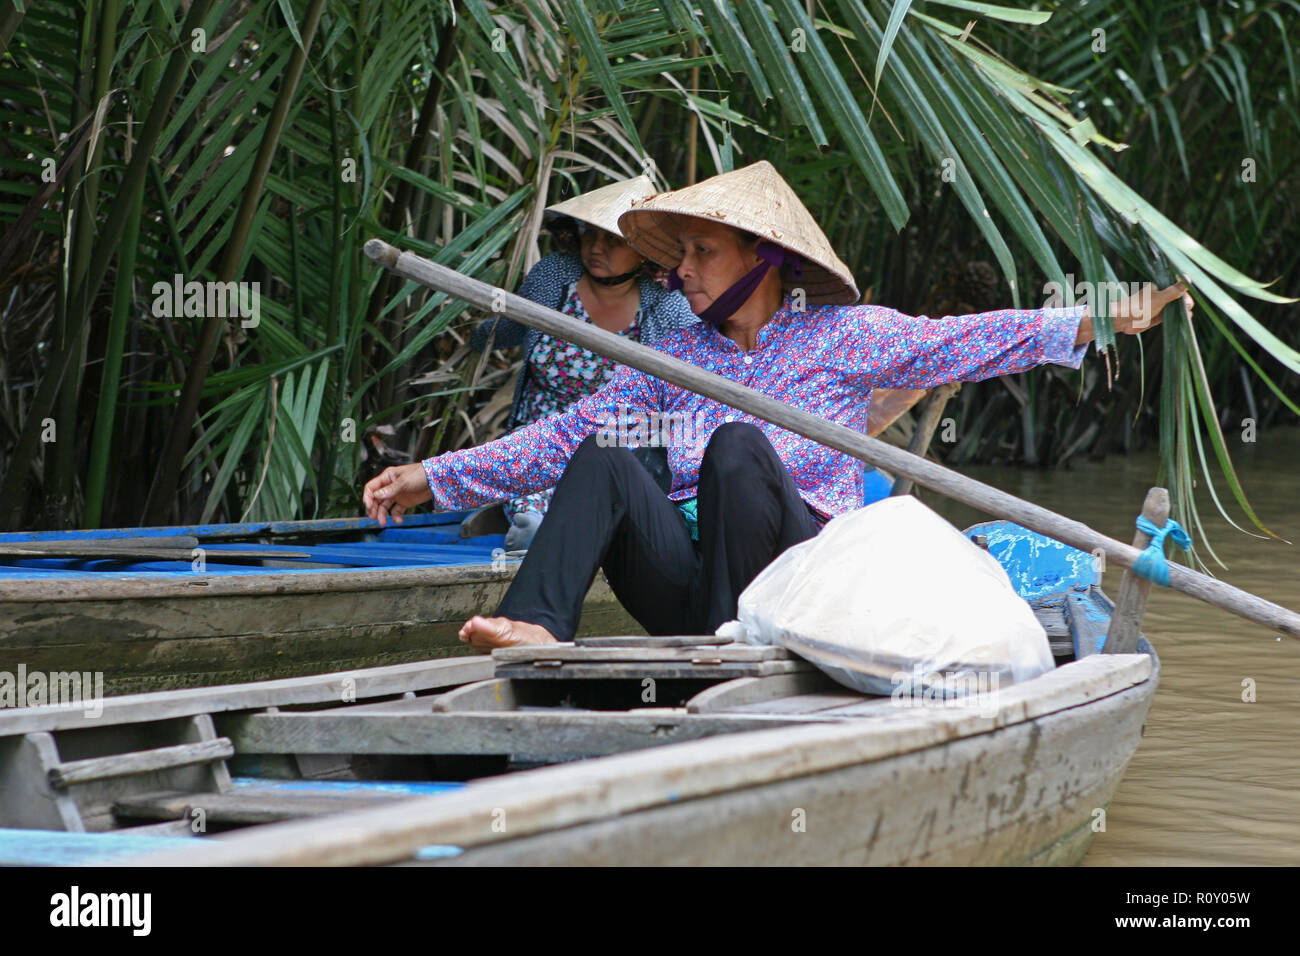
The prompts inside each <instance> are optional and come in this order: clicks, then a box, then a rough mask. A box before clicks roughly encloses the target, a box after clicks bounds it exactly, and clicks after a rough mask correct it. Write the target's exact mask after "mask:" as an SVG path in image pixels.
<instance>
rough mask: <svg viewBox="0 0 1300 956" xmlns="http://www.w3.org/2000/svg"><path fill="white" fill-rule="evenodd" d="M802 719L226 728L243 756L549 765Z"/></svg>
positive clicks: (423, 718) (671, 714)
mask: <svg viewBox="0 0 1300 956" xmlns="http://www.w3.org/2000/svg"><path fill="white" fill-rule="evenodd" d="M809 719H817V718H815V717H814V718H809V717H804V716H802V715H780V716H769V715H764V714H735V715H733V714H688V713H687V712H686V711H685V709H684V708H667V707H656V708H641V709H636V710H631V711H627V712H623V711H584V710H566V709H561V708H540V709H537V710H528V711H513V710H507V711H484V712H462V711H457V712H451V713H428V714H413V713H399V714H384V713H362V714H356V713H351V712H350V709H349V708H339V709H335V710H327V711H314V712H299V713H284V712H281V713H274V714H269V713H261V714H247V715H236V716H231V717H228V718H226V719H225V720H224V721H223V722H222V729H223V731H224V732H225V733H227V734H228V735H229V736H230V738H231V740H232V741H234V744H235V748H236V750H238V751H239V753H241V754H340V753H346V754H416V755H468V754H507V755H512V756H515V757H516V758H518V759H528V760H543V761H548V762H554V761H563V760H574V759H578V758H581V757H592V756H603V755H606V754H615V753H623V752H626V751H630V750H640V749H644V748H646V747H658V746H662V745H664V744H669V743H676V742H679V741H683V740H698V739H701V738H705V737H711V736H714V735H716V734H728V733H735V732H738V731H747V730H758V729H767V728H771V727H780V726H784V725H786V724H790V723H797V722H802V721H806V720H809Z"/></svg>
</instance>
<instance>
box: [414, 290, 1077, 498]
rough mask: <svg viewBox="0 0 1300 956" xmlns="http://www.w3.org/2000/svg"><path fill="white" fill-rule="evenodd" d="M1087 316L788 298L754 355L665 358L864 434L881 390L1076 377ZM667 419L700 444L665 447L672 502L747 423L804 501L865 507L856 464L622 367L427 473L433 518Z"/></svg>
mask: <svg viewBox="0 0 1300 956" xmlns="http://www.w3.org/2000/svg"><path fill="white" fill-rule="evenodd" d="M1083 312H1084V309H1083V307H1082V306H1074V307H1071V308H1065V309H1050V308H1044V309H1003V310H999V311H996V312H985V313H982V314H979V315H962V316H953V317H949V318H945V319H940V320H938V321H933V320H930V319H927V318H925V317H924V316H922V317H915V318H914V317H912V316H908V315H904V314H903V313H901V312H897V311H895V310H893V309H889V308H885V307H884V306H878V305H854V306H809V307H806V308H805V309H803V310H802V311H800V310H796V309H795V308H793V306H792V303H791V301H790V299H789V298H788V297H787V298H786V300H785V301H784V302H783V303H782V306H781V308H780V309H778V310H777V312H776V314H775V315H774V316H773V317H772V320H771V321H770V322H768V323H767V324H766V325H764V326H763V327H762V328H761V329H759V331H758V335H757V342H756V344H755V347H754V348H753V349H752V350H750V351H748V352H746V351H744V350H742V349H741V348H740V346H738V345H737V344H736V343H735V342H733V341H731V339H729V338H727V337H726V336H724V335H722V334H721V333H720V332H718V331H717V330H716V329H714V328H713V327H712V326H710V325H707V324H705V323H699V324H697V325H693V326H691V327H689V328H687V329H684V330H682V331H680V332H678V333H676V334H674V335H671V336H669V337H668V338H666V339H663V340H662V341H660V342H659V343H658V344H657V345H656V348H658V349H660V350H661V351H663V352H666V353H668V354H669V355H672V356H674V357H675V358H679V359H681V360H682V361H685V362H689V363H691V364H692V365H696V366H698V367H700V368H703V369H706V370H707V371H710V372H713V373H715V374H717V375H721V376H723V377H725V378H729V379H731V380H732V381H735V382H739V383H741V384H743V385H748V386H749V387H750V388H754V389H757V390H758V391H760V392H762V393H763V394H765V395H769V396H771V397H772V398H775V399H777V400H779V401H782V402H785V403H786V404H789V405H793V406H794V407H796V408H801V409H803V410H804V411H807V412H811V413H812V414H814V415H819V416H821V417H822V418H826V419H829V420H831V421H834V422H838V423H840V424H842V425H845V426H847V427H849V428H852V429H854V430H855V431H858V432H862V433H865V432H866V429H867V406H868V404H869V402H870V400H871V392H872V389H875V388H932V387H934V386H936V385H941V384H943V383H944V382H976V381H981V380H983V379H987V378H993V377H995V376H998V375H1007V374H1011V373H1015V372H1024V371H1027V370H1028V369H1031V368H1033V367H1034V366H1036V365H1041V364H1045V363H1055V364H1058V365H1066V366H1069V367H1071V368H1078V367H1079V365H1080V363H1081V362H1082V361H1083V356H1084V353H1085V352H1086V351H1087V346H1086V345H1078V346H1076V345H1075V344H1074V342H1075V339H1076V338H1077V336H1078V331H1079V323H1080V321H1081V320H1082V318H1083ZM664 413H673V414H674V415H675V416H676V417H677V418H678V420H685V421H689V422H690V423H691V426H692V431H693V434H692V435H691V439H690V440H685V441H675V442H672V443H670V444H669V446H668V464H669V467H670V468H671V470H672V474H673V487H672V491H671V492H670V493H669V495H668V497H669V498H670V499H672V500H673V501H676V502H682V501H686V500H688V499H690V498H694V497H695V496H696V494H697V492H696V487H697V485H698V482H699V475H700V462H701V460H702V458H703V456H704V448H705V446H706V444H707V442H708V438H709V436H710V435H712V433H713V430H714V429H716V428H717V427H718V426H719V425H721V424H723V423H724V422H731V421H739V422H750V423H752V424H754V425H756V426H757V427H758V428H760V429H761V430H762V431H763V433H764V434H765V435H766V436H767V438H768V440H769V441H771V442H772V445H773V447H774V448H775V449H776V452H777V454H778V455H780V457H781V460H782V462H784V463H785V466H786V468H787V469H788V470H789V472H790V475H791V477H792V478H793V479H794V482H795V485H796V486H797V487H798V488H799V492H800V494H801V495H802V496H803V498H804V500H805V501H807V502H808V503H809V504H810V505H812V506H813V507H814V508H816V509H817V510H818V511H819V512H821V513H822V514H824V515H838V514H843V513H845V512H847V511H851V510H853V509H855V508H860V507H862V502H863V479H862V476H863V472H864V468H863V464H862V463H861V462H859V461H858V460H857V459H855V458H853V457H852V456H850V455H846V454H844V453H843V452H839V451H836V450H835V449H833V448H828V447H827V446H825V445H822V444H819V443H818V442H815V441H812V440H811V439H808V438H804V437H802V436H800V435H796V434H794V433H793V432H790V431H787V430H786V429H784V428H779V427H778V426H776V425H771V424H769V423H767V422H765V421H763V420H761V419H758V418H755V417H753V416H752V415H746V414H745V413H743V412H740V411H738V410H736V409H734V408H730V407H728V406H726V405H723V404H722V403H721V402H717V401H714V400H713V399H710V398H704V397H703V396H700V395H696V394H695V393H693V392H690V391H687V390H686V389H683V388H680V387H678V386H676V385H671V384H669V383H667V382H664V381H662V380H660V379H656V378H654V377H652V376H650V375H646V374H645V373H643V372H639V371H637V370H636V369H634V368H630V367H628V366H625V365H624V366H619V367H618V368H617V369H616V370H615V372H614V376H613V378H612V379H611V380H610V381H609V383H608V384H606V385H605V386H604V387H603V388H601V389H600V390H599V391H597V392H595V393H593V394H591V395H588V396H587V397H586V398H584V399H582V400H580V401H579V402H577V403H576V404H574V405H573V406H572V407H570V408H569V409H568V410H567V411H565V412H563V413H562V414H559V415H553V416H551V417H549V418H545V419H542V420H541V421H536V422H533V423H532V424H531V425H528V426H526V427H524V428H520V429H518V430H517V431H514V432H511V433H510V434H509V435H506V436H504V437H503V438H499V439H497V440H496V441H492V442H488V443H487V444H485V445H480V446H478V447H477V448H466V449H463V450H460V451H453V452H447V453H446V454H443V455H439V456H437V457H436V458H428V459H425V461H424V462H423V465H424V473H425V477H426V478H427V479H428V481H429V490H430V491H431V492H432V493H433V499H434V507H435V508H441V509H458V508H473V507H476V506H478V505H481V504H485V503H487V502H490V501H500V500H502V499H505V498H510V497H512V496H516V495H520V494H529V493H531V492H534V491H539V490H541V489H544V488H549V487H551V486H553V485H554V484H555V483H556V482H557V481H558V480H559V478H560V475H561V474H563V472H564V468H565V466H566V465H567V464H568V461H569V458H570V456H571V455H572V454H573V452H574V450H575V449H576V448H577V447H578V444H579V443H580V442H581V441H582V440H583V439H584V438H586V437H587V436H589V435H597V438H598V440H601V435H599V434H598V433H601V432H604V433H605V434H606V435H608V434H609V432H608V431H606V430H607V429H610V428H611V426H616V425H617V423H618V422H619V421H620V418H621V419H622V420H623V421H624V422H627V421H628V420H629V419H632V418H634V417H636V416H642V417H648V416H650V415H652V414H654V415H659V416H662V415H663V414H664ZM625 443H631V442H625Z"/></svg>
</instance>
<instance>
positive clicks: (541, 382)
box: [466, 176, 699, 551]
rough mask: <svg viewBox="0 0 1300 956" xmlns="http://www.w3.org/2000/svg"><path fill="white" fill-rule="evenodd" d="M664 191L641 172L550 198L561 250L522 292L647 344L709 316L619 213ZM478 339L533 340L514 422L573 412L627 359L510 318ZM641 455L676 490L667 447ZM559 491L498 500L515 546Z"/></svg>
mask: <svg viewBox="0 0 1300 956" xmlns="http://www.w3.org/2000/svg"><path fill="white" fill-rule="evenodd" d="M654 191H655V189H654V184H653V183H652V182H651V181H650V179H649V177H647V176H637V177H635V178H634V179H628V180H624V181H622V182H616V183H611V184H610V185H608V186H603V187H601V188H600V189H595V190H591V191H589V192H586V193H583V194H582V195H580V196H575V197H573V198H572V199H568V200H565V201H564V202H561V203H556V204H555V205H552V206H548V207H547V209H546V221H547V228H548V230H549V232H550V233H551V237H552V240H553V246H554V248H555V250H556V251H555V252H553V253H552V254H550V255H548V256H546V257H545V258H543V259H542V260H540V261H539V262H538V263H537V264H536V265H535V266H533V268H532V269H530V270H529V272H528V275H527V276H525V277H524V281H523V283H521V285H520V286H519V295H521V296H523V297H524V298H526V299H531V300H532V301H534V302H536V303H538V304H539V305H544V306H546V307H547V308H550V309H555V310H556V311H557V312H562V313H564V314H565V315H569V316H572V317H573V318H575V319H578V320H579V321H582V322H592V323H594V324H595V325H598V326H600V327H601V328H602V329H605V330H606V331H608V332H615V333H617V334H619V335H623V336H627V337H628V338H630V339H633V340H635V341H640V342H642V343H644V344H646V345H655V344H656V343H657V342H659V341H660V340H661V339H663V338H665V337H667V336H669V335H671V334H672V333H674V332H676V331H678V330H679V329H683V328H685V327H686V326H688V325H693V324H695V323H696V322H697V321H699V320H698V319H696V317H695V315H694V313H692V312H691V308H690V306H689V305H687V303H686V300H685V299H684V298H682V296H681V295H680V294H679V293H677V292H674V291H672V290H669V289H665V288H664V287H663V286H662V285H660V284H659V283H658V282H655V281H654V275H655V273H656V272H657V271H658V268H659V267H658V266H657V265H655V263H653V262H651V261H650V260H649V259H647V258H646V257H645V256H644V255H642V254H641V253H640V252H638V251H637V250H635V249H633V248H632V247H631V246H629V245H628V244H627V243H626V242H624V241H623V236H622V234H621V233H620V232H619V229H618V217H619V216H620V215H622V214H623V213H624V212H626V211H627V210H628V209H629V208H631V205H632V203H633V201H635V200H637V199H643V198H645V197H647V196H652V195H654ZM470 342H471V345H472V346H473V347H474V349H475V350H477V351H479V352H482V351H483V350H484V349H486V348H512V347H514V346H523V352H524V365H523V370H522V372H521V373H520V375H519V378H518V380H517V382H516V385H515V395H514V401H513V403H512V405H511V409H510V417H509V418H508V419H507V420H506V426H507V428H511V429H514V428H522V427H523V426H525V425H529V424H531V423H533V422H535V421H537V420H538V419H541V418H546V417H547V416H550V415H556V414H559V413H560V412H563V411H565V410H566V409H567V408H568V407H569V406H570V405H572V404H573V403H574V402H576V401H578V400H579V399H582V398H585V397H586V396H588V395H590V394H591V393H592V392H594V391H596V390H597V389H598V388H600V387H601V386H602V385H604V384H605V383H606V382H608V381H609V379H610V378H611V377H612V376H613V374H614V369H615V368H616V367H617V363H615V362H613V361H612V360H610V359H607V358H605V357H604V356H601V355H597V354H596V353H595V352H591V351H589V350H588V349H584V348H582V347H581V346H578V345H574V344H573V343H571V342H565V341H562V340H558V339H555V338H553V337H551V336H550V335H547V334H546V333H544V332H539V331H537V330H536V329H530V328H528V327H527V326H525V325H521V324H520V323H518V322H514V321H513V320H511V319H506V318H502V317H497V318H492V319H487V320H485V321H483V322H481V323H479V325H478V326H477V327H476V328H475V330H474V334H473V336H472V337H471V339H470ZM648 451H649V450H647V452H648ZM641 459H642V463H643V464H645V465H646V467H647V468H650V469H653V470H655V471H657V472H658V474H659V476H660V479H661V482H662V483H663V484H664V485H665V489H664V490H665V491H667V487H666V486H667V483H668V481H669V480H670V479H669V475H668V469H667V465H666V463H664V462H663V458H662V455H659V456H655V455H653V454H648V453H642V455H641ZM550 497H551V491H550V489H545V490H543V491H538V492H534V493H533V494H529V495H521V496H519V497H516V498H512V499H511V500H509V501H507V502H505V503H504V505H503V506H498V505H492V506H489V507H490V508H497V507H504V510H505V517H506V518H507V519H508V520H509V522H510V527H509V529H508V530H507V532H506V541H505V544H506V549H507V550H509V551H514V550H520V549H526V548H527V547H528V546H529V544H530V542H531V541H532V538H533V535H534V534H536V531H537V528H538V527H539V526H540V524H541V521H542V518H543V517H544V516H545V514H546V509H547V505H548V504H549V502H550ZM479 518H480V512H475V514H474V515H472V516H471V517H470V518H467V519H466V521H467V522H470V523H471V525H474V524H477V523H478V520H479ZM471 533H472V532H471Z"/></svg>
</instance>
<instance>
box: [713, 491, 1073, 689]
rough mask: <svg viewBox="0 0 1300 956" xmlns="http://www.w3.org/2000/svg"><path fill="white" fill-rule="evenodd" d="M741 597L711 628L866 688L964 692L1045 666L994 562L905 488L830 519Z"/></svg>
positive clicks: (1039, 643) (1040, 634)
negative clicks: (729, 616)
mask: <svg viewBox="0 0 1300 956" xmlns="http://www.w3.org/2000/svg"><path fill="white" fill-rule="evenodd" d="M739 604H740V608H739V618H740V619H739V622H736V621H731V622H728V623H727V624H724V625H722V627H720V628H719V629H718V633H719V634H724V635H730V636H732V637H734V638H735V639H737V640H743V641H745V642H747V643H750V644H777V645H784V646H785V647H787V648H789V649H790V650H791V651H793V652H794V653H796V654H798V655H799V656H800V657H803V658H806V659H807V660H809V661H811V662H812V663H813V664H815V665H817V667H819V668H821V669H822V670H823V671H825V672H826V673H827V674H829V675H830V676H831V677H832V678H834V679H835V680H837V681H839V682H840V683H842V684H845V685H847V686H849V687H852V688H854V689H856V690H859V691H862V692H864V693H868V694H890V695H895V696H897V695H898V694H899V693H903V694H908V695H911V696H922V695H924V696H927V697H930V696H944V697H954V696H962V695H964V694H966V693H970V692H974V691H976V690H978V691H980V692H983V691H984V690H985V689H987V688H990V687H991V688H992V689H993V690H996V688H997V687H999V686H1005V685H1007V684H1012V683H1016V682H1018V681H1024V680H1029V679H1030V678H1033V677H1037V676H1038V675H1040V674H1043V673H1045V672H1046V671H1049V670H1051V669H1052V668H1053V666H1054V662H1053V661H1052V650H1051V647H1050V645H1049V644H1048V641H1047V634H1046V632H1045V631H1044V630H1043V628H1042V625H1041V624H1039V623H1038V620H1037V618H1035V617H1034V613H1033V611H1031V610H1030V608H1029V605H1028V604H1027V603H1026V602H1025V601H1024V600H1023V599H1022V598H1021V597H1020V596H1019V595H1018V594H1017V593H1016V592H1015V590H1014V589H1013V588H1012V586H1011V581H1010V579H1008V577H1007V573H1006V571H1004V570H1003V568H1002V566H1001V565H1000V564H998V562H997V560H996V559H995V558H993V557H992V556H991V555H989V554H988V553H986V552H985V551H983V550H981V549H980V548H978V547H976V546H975V545H974V544H973V543H972V542H971V541H969V540H968V539H967V538H966V536H965V535H963V534H962V533H961V532H960V531H958V530H957V529H956V528H954V527H953V526H952V525H950V524H949V523H948V522H947V521H945V520H944V519H943V518H941V517H939V516H938V515H937V514H935V513H934V512H933V511H931V510H930V509H929V508H927V507H926V506H925V505H923V504H921V502H919V501H918V500H917V499H915V498H913V497H910V496H902V497H898V498H886V499H884V500H883V501H878V502H876V503H874V504H871V505H868V506H867V507H865V508H860V509H858V510H857V511H852V512H849V513H848V514H845V515H841V516H839V517H837V518H835V519H833V520H832V521H830V522H829V523H828V524H827V525H826V527H825V528H824V529H823V530H822V532H821V534H819V535H817V536H816V537H815V538H811V539H809V540H808V541H805V542H803V543H802V544H798V545H795V546H794V547H793V548H790V549H789V550H787V551H786V552H785V553H784V554H782V555H781V556H780V557H778V558H777V559H776V560H775V561H773V562H772V563H771V564H770V565H768V567H767V568H765V569H764V570H763V571H762V573H760V574H759V575H758V577H756V578H755V579H754V580H753V581H752V582H751V583H750V585H749V587H747V588H746V589H745V590H744V592H743V593H742V594H741V595H740V602H739ZM742 632H743V633H742Z"/></svg>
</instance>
